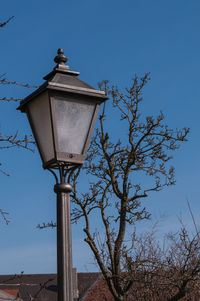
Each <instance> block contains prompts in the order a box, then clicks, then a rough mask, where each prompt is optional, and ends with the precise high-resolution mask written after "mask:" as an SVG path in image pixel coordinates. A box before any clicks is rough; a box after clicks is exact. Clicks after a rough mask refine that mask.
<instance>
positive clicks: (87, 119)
mask: <svg viewBox="0 0 200 301" xmlns="http://www.w3.org/2000/svg"><path fill="white" fill-rule="evenodd" d="M54 100H55V123H56V126H55V128H56V131H57V143H58V150H57V151H58V152H64V153H73V154H82V153H83V150H84V145H85V142H86V140H87V137H88V132H89V129H90V125H91V122H92V118H93V115H94V110H95V104H94V103H84V102H80V101H77V100H73V99H71V100H70V99H68V100H64V99H61V98H58V97H56V98H55V99H54Z"/></svg>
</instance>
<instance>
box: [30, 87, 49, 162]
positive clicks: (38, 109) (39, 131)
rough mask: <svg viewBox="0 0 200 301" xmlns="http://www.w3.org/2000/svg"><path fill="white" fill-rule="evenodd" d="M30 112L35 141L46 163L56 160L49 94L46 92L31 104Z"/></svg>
mask: <svg viewBox="0 0 200 301" xmlns="http://www.w3.org/2000/svg"><path fill="white" fill-rule="evenodd" d="M28 112H29V115H30V119H31V120H30V121H31V126H32V130H33V133H34V136H35V140H36V142H37V144H38V147H39V150H40V153H41V156H42V159H43V161H44V163H45V162H47V161H49V160H51V159H53V158H54V149H53V145H54V144H53V137H52V125H51V116H50V108H49V97H48V93H47V92H45V93H43V94H41V95H39V96H38V97H37V98H36V99H35V100H34V101H32V102H30V104H29V105H28Z"/></svg>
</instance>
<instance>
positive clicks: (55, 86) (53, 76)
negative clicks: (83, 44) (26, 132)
mask: <svg viewBox="0 0 200 301" xmlns="http://www.w3.org/2000/svg"><path fill="white" fill-rule="evenodd" d="M57 54H58V55H57V56H56V57H55V58H54V61H55V62H56V63H57V65H56V67H55V68H54V69H53V71H51V72H50V73H49V74H47V75H46V76H45V77H44V78H43V79H44V80H45V82H44V83H43V84H42V85H41V86H40V87H39V88H38V89H37V90H35V91H34V92H33V93H31V94H30V95H28V96H27V97H26V98H25V99H23V100H22V101H21V102H20V106H19V107H18V108H17V109H18V110H21V111H22V112H24V111H25V106H26V104H27V103H28V102H29V101H31V100H32V99H33V98H35V97H36V96H38V95H39V94H41V93H42V92H44V91H45V90H48V89H49V90H56V91H63V92H68V93H72V94H79V95H86V96H90V97H94V98H95V99H96V100H97V101H99V102H104V101H105V100H107V99H108V97H107V96H106V95H105V92H104V91H100V90H96V89H94V88H93V87H92V86H90V85H88V84H87V83H86V82H84V81H82V80H81V79H79V78H78V75H79V74H80V73H79V72H76V71H72V70H70V68H69V66H67V65H66V64H65V63H66V62H67V58H66V57H65V56H64V52H63V49H61V48H59V49H58V51H57Z"/></svg>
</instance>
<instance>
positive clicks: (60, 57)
mask: <svg viewBox="0 0 200 301" xmlns="http://www.w3.org/2000/svg"><path fill="white" fill-rule="evenodd" d="M57 54H58V55H57V56H56V57H55V58H54V62H55V63H56V64H58V65H65V63H66V62H67V58H66V56H65V55H64V51H63V49H62V48H58V51H57Z"/></svg>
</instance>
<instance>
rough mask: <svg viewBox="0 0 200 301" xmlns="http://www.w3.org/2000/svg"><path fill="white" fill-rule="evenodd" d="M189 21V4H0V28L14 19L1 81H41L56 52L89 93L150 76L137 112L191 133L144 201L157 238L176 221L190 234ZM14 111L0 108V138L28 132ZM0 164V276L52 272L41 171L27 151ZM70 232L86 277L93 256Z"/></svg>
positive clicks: (194, 107) (194, 99)
mask: <svg viewBox="0 0 200 301" xmlns="http://www.w3.org/2000/svg"><path fill="white" fill-rule="evenodd" d="M199 15H200V1H199V0H192V1H186V0H168V1H164V0H151V1H149V0H124V1H121V0H120V1H119V0H101V1H96V0H84V1H82V0H57V1H53V0H42V1H41V0H40V1H39V0H34V1H32V0H29V1H27V0H18V1H13V0H6V1H1V4H0V22H3V21H4V20H6V19H7V18H8V17H10V16H15V18H14V19H13V20H12V21H11V22H10V23H9V24H8V25H7V26H6V27H5V28H3V29H2V30H0V37H1V38H0V41H1V47H0V74H3V73H6V77H7V79H9V80H16V81H18V82H23V83H30V84H40V83H42V77H43V76H44V75H46V74H47V73H48V72H50V71H51V70H52V68H53V66H54V63H53V58H54V56H55V55H56V50H57V48H59V47H61V48H64V50H65V54H66V56H67V57H68V58H69V61H68V63H69V65H70V67H71V69H72V70H75V71H80V78H81V79H83V80H85V81H86V82H88V83H89V84H91V85H93V86H94V87H97V82H99V81H100V80H102V79H108V80H110V81H111V82H112V83H114V84H118V85H119V86H120V87H124V86H126V85H128V83H130V80H131V78H132V77H133V75H134V74H138V75H142V74H144V72H149V71H150V72H151V78H152V80H151V81H150V82H149V84H148V86H147V87H146V90H145V94H144V113H145V114H147V115H150V114H155V115H156V114H158V113H159V111H160V110H163V112H164V114H165V116H166V120H167V122H168V124H169V126H170V127H173V128H181V127H184V126H188V127H190V128H191V134H190V137H189V142H187V143H186V144H184V145H182V148H181V149H180V150H178V151H177V153H176V154H175V156H174V160H173V162H172V163H173V165H174V166H175V168H176V179H177V184H176V186H174V187H171V188H167V189H165V190H163V191H162V192H160V193H156V194H155V193H154V194H152V195H151V196H150V198H148V200H146V201H145V205H146V206H147V207H148V208H149V210H150V211H151V212H152V216H153V220H154V219H156V218H158V217H159V216H160V215H161V214H165V218H164V220H163V221H162V223H161V231H162V232H166V231H168V230H176V229H177V227H178V222H177V216H178V215H180V214H182V216H183V219H184V221H185V222H186V224H187V225H188V226H189V227H192V223H191V218H190V216H189V214H188V209H187V204H186V198H188V199H189V200H190V204H191V207H192V209H193V212H194V215H195V218H196V221H197V223H199V212H200V202H199V183H200V160H199V155H200V131H199V129H200V118H199V112H200V101H199V90H200V85H199V80H200V79H199V78H200V75H199V70H200V59H199V57H200V56H199V54H200V35H199V32H200V18H199ZM28 93H30V90H27V89H22V88H18V87H12V86H9V87H1V91H0V96H13V97H20V98H23V97H25V95H27V94H28ZM16 107H17V104H16V103H12V104H8V103H1V110H0V130H1V131H2V132H3V133H7V134H10V133H14V132H15V131H17V130H18V131H19V133H20V134H23V133H30V130H29V126H28V123H27V121H26V118H25V115H23V114H21V113H19V112H16ZM112 120H113V116H112V117H111V121H112ZM110 127H111V128H112V127H113V123H112V122H110ZM114 130H115V128H114V127H113V131H114ZM0 162H2V163H3V167H4V168H5V170H6V171H7V172H9V173H10V175H11V176H10V177H6V176H4V175H3V174H0V180H1V181H0V183H1V193H0V208H3V209H4V210H6V211H8V212H9V219H10V221H11V222H10V224H9V225H8V226H7V225H5V224H4V223H3V221H2V220H0V239H1V247H0V273H1V274H11V273H20V272H21V271H22V270H23V271H24V272H25V273H49V272H56V236H55V230H44V231H40V230H38V229H37V228H36V226H37V224H38V223H41V222H43V221H44V222H48V221H50V220H55V209H56V207H55V205H56V201H55V194H54V192H53V185H54V179H53V177H52V175H51V174H49V173H48V172H47V171H43V169H42V167H41V161H40V158H39V155H38V154H37V152H36V154H32V153H30V152H27V151H23V150H14V149H13V150H9V151H1V152H0ZM84 181H86V180H85V179H83V183H84ZM140 227H141V229H145V227H146V225H144V224H143V225H142V224H141V226H140ZM142 227H143V228H142ZM72 232H73V233H72V234H73V262H74V266H75V267H77V268H78V270H79V271H82V272H84V271H94V270H95V269H96V268H95V266H93V265H92V263H93V258H92V256H91V255H90V252H89V249H88V247H87V246H86V245H85V243H84V242H82V241H83V237H84V235H83V234H82V230H81V223H80V224H78V225H76V226H73V231H72Z"/></svg>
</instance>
